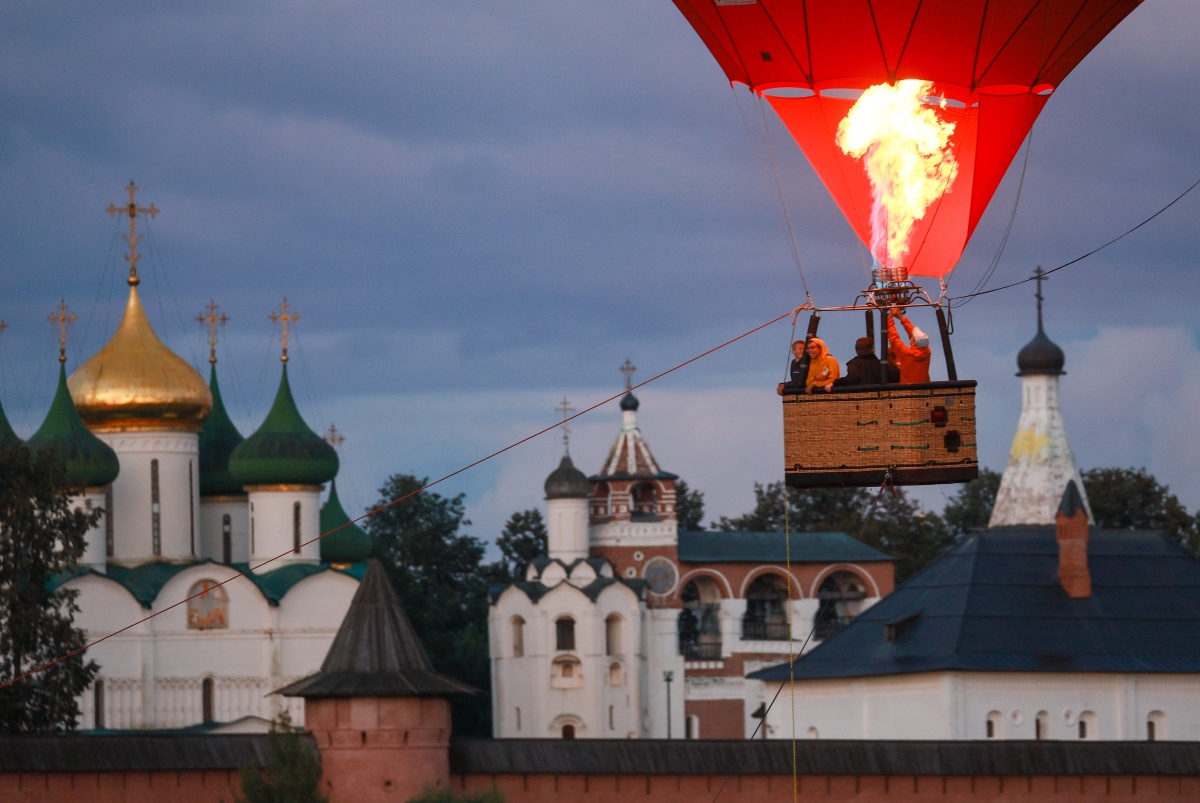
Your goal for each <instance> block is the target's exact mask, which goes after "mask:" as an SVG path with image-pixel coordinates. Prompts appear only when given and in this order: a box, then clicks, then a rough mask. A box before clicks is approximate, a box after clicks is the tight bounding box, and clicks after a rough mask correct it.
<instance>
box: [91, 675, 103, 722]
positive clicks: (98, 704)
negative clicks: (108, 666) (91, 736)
mask: <svg viewBox="0 0 1200 803" xmlns="http://www.w3.org/2000/svg"><path fill="white" fill-rule="evenodd" d="M92 707H93V708H94V709H95V716H94V717H93V719H94V720H95V727H96V729H97V730H102V729H103V728H104V722H105V718H104V678H96V687H95V689H94V690H93V692H92Z"/></svg>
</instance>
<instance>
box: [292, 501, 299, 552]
mask: <svg viewBox="0 0 1200 803" xmlns="http://www.w3.org/2000/svg"><path fill="white" fill-rule="evenodd" d="M292 553H293V554H295V555H299V554H300V503H299V502H293V503H292Z"/></svg>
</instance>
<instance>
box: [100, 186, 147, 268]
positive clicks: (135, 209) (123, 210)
mask: <svg viewBox="0 0 1200 803" xmlns="http://www.w3.org/2000/svg"><path fill="white" fill-rule="evenodd" d="M125 189H126V190H127V191H128V192H129V204H128V205H127V206H117V205H116V204H109V205H108V209H107V210H106V211H107V212H108V214H110V215H112V216H113V217H116V216H117V215H128V216H129V234H128V235H125V236H123V237H122V239H123V240H125V242H127V243H128V244H129V253H128V254H127V255H126V256H125V261H126V262H128V263H129V278H128V279H126V281H127V282H129V283H130V284H131V285H133V286H135V287H136V286H137V284H138V283H139V282H140V281H141V279H139V278H138V275H137V263H138V260H139V259H141V258H142V257H141V255H140V254H138V252H137V244H138V243H140V242H141V241H142V240H144V239H146V238H145V237H139V236H138V233H137V216H138V215H139V214H144V215H147V216H149V217H155V216H156V215H158V207H156V206H155V205H154V204H150V206H145V207H143V206H138V205H137V198H136V196H137V191H138V190H139V189H140V187H138V186H137V185H136V184H134V183H133V182H132V181H130V182H129V186H128V187H126V188H125Z"/></svg>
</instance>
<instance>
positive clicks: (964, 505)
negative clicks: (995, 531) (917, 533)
mask: <svg viewBox="0 0 1200 803" xmlns="http://www.w3.org/2000/svg"><path fill="white" fill-rule="evenodd" d="M999 490H1000V474H999V472H996V471H992V470H991V469H988V468H981V469H979V477H978V478H977V479H973V480H971V481H970V482H967V483H963V485H962V487H960V488H959V489H958V491H957V492H955V494H954V496H952V497H951V498H950V501H949V502H947V503H946V508H945V510H943V511H942V518H944V519H945V520H946V526H947V527H948V528H949V529H950V533H951V535H953V536H954V537H955V539H956V540H957V539H960V538H962V537H963V536H964V535H966V534H967V533H969V532H970V531H971V530H979V529H982V528H984V527H987V526H988V520H989V519H991V517H992V507H993V506H994V505H995V504H996V493H997V492H998V491H999Z"/></svg>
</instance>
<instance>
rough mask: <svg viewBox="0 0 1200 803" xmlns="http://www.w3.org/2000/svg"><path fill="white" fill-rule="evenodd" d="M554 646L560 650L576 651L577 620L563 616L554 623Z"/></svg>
mask: <svg viewBox="0 0 1200 803" xmlns="http://www.w3.org/2000/svg"><path fill="white" fill-rule="evenodd" d="M554 646H555V648H556V649H559V650H573V649H575V620H574V619H572V618H571V617H569V616H563V617H561V618H559V619H558V621H556V622H555V623H554Z"/></svg>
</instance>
